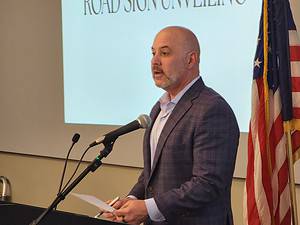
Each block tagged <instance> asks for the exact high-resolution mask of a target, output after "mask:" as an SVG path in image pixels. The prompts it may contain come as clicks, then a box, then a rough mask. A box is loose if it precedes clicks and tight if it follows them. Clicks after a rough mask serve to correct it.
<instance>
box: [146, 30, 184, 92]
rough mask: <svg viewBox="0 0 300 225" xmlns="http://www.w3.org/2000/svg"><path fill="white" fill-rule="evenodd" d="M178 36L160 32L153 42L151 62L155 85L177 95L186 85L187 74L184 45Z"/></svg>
mask: <svg viewBox="0 0 300 225" xmlns="http://www.w3.org/2000/svg"><path fill="white" fill-rule="evenodd" d="M178 35H180V34H178ZM178 35H174V33H170V32H168V31H162V32H160V33H159V34H158V35H157V36H156V38H155V40H154V42H153V46H152V60H151V69H152V77H153V80H154V82H155V85H156V86H158V87H160V88H162V89H164V90H166V91H167V92H169V93H175V94H177V92H178V90H180V89H181V88H182V86H183V85H184V79H185V78H184V76H185V72H186V67H185V60H186V59H185V52H184V47H183V46H184V45H183V43H182V41H180V38H179V36H178Z"/></svg>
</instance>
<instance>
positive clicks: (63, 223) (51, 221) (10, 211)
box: [0, 201, 122, 225]
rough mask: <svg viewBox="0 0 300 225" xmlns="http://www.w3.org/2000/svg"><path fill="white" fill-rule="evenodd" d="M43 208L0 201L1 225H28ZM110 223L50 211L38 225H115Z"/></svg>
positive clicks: (115, 224) (83, 216)
mask: <svg viewBox="0 0 300 225" xmlns="http://www.w3.org/2000/svg"><path fill="white" fill-rule="evenodd" d="M44 210H45V209H44V208H40V207H35V206H30V205H23V204H18V203H11V202H3V201H0V224H1V225H29V224H30V223H31V222H32V221H33V220H34V219H36V218H37V217H38V216H39V215H40V214H42V213H43V212H44ZM117 224H122V223H115V222H111V221H106V220H101V219H95V218H92V217H88V216H85V215H78V214H74V213H69V212H63V211H52V212H50V213H49V214H48V215H47V217H46V218H44V220H43V221H41V223H40V224H39V225H117Z"/></svg>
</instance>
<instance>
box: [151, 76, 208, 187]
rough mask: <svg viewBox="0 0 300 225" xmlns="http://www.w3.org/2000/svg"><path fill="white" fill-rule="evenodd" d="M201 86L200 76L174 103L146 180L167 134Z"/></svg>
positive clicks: (187, 107) (156, 161)
mask: <svg viewBox="0 0 300 225" xmlns="http://www.w3.org/2000/svg"><path fill="white" fill-rule="evenodd" d="M203 87H204V83H203V81H202V79H201V77H200V78H199V80H198V81H197V82H196V83H195V84H193V85H192V87H191V88H190V89H189V90H187V92H186V93H185V94H184V95H183V96H182V98H181V99H180V100H179V102H178V103H177V104H176V106H175V108H174V109H173V111H172V113H171V115H170V117H169V118H168V121H167V122H166V124H165V126H164V128H163V130H162V132H161V134H160V137H159V140H158V143H157V147H156V151H155V156H154V160H153V165H152V169H151V173H150V176H149V180H148V182H149V181H150V179H151V177H152V175H153V173H154V171H155V168H156V166H157V163H158V160H159V158H160V155H161V152H162V150H163V147H164V145H165V143H166V140H167V138H168V136H169V135H170V133H171V131H172V130H173V129H174V127H175V126H176V124H177V123H178V122H179V121H180V120H181V118H182V117H183V116H184V114H185V113H186V112H187V111H188V110H189V109H190V107H191V106H192V100H193V99H195V98H197V97H198V95H199V93H200V91H201V90H202V89H203ZM157 115H158V114H157ZM157 115H156V117H157ZM156 117H155V118H156ZM148 155H149V154H148Z"/></svg>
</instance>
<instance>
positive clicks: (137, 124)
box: [89, 114, 151, 148]
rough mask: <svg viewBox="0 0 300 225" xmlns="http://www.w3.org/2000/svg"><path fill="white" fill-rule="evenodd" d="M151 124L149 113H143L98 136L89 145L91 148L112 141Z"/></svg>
mask: <svg viewBox="0 0 300 225" xmlns="http://www.w3.org/2000/svg"><path fill="white" fill-rule="evenodd" d="M150 125H151V118H150V117H149V116H148V115H145V114H142V115H140V116H139V117H138V118H137V119H136V120H134V121H132V122H130V123H128V124H126V125H124V126H122V127H120V128H118V129H116V130H113V131H111V132H109V133H107V134H105V135H104V136H102V137H100V138H98V139H97V140H95V141H94V142H93V143H91V144H90V145H89V147H90V148H91V147H94V146H96V145H98V144H101V143H107V142H112V141H114V140H116V139H117V138H118V137H119V136H121V135H123V134H127V133H130V132H131V131H135V130H137V129H140V128H143V129H145V128H148V127H150Z"/></svg>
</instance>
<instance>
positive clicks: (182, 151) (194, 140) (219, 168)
mask: <svg viewBox="0 0 300 225" xmlns="http://www.w3.org/2000/svg"><path fill="white" fill-rule="evenodd" d="M159 112H160V105H159V103H156V105H155V106H154V107H153V109H152V111H151V114H150V117H151V118H152V120H153V121H154V120H155V119H156V117H157V115H158V114H159ZM150 132H151V127H150V128H149V129H147V130H146V132H145V137H144V145H143V148H144V152H143V153H144V169H143V171H142V173H141V175H140V177H139V179H138V182H137V183H136V185H135V186H134V187H133V189H132V190H131V192H130V193H129V194H130V195H134V196H136V197H137V198H139V199H146V198H151V197H154V199H155V202H156V204H157V206H158V208H159V210H160V211H161V213H162V214H163V215H164V217H165V218H166V221H164V222H153V221H150V219H148V221H147V222H146V223H145V224H153V225H154V224H157V225H163V224H165V225H177V224H178V225H232V224H233V218H232V211H231V196H230V193H231V183H232V176H233V171H234V166H235V158H236V152H237V147H238V142H239V128H238V125H237V122H236V118H235V116H234V114H233V112H232V110H231V108H230V106H229V105H228V104H227V103H226V101H225V100H224V99H223V98H222V97H221V96H220V95H219V94H218V93H216V92H215V91H214V90H212V89H210V88H208V87H206V86H205V85H204V83H203V81H202V79H201V78H200V79H199V80H198V81H197V82H195V84H193V86H192V87H191V88H190V89H189V90H188V91H187V92H186V93H185V94H184V95H183V96H182V98H181V99H180V101H179V102H178V103H177V105H176V106H175V108H174V110H173V112H172V114H171V115H170V117H169V119H168V121H167V122H166V124H165V126H164V128H163V130H162V133H161V135H160V137H159V141H158V144H157V149H156V153H155V157H154V162H153V167H152V170H151V165H150Z"/></svg>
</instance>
